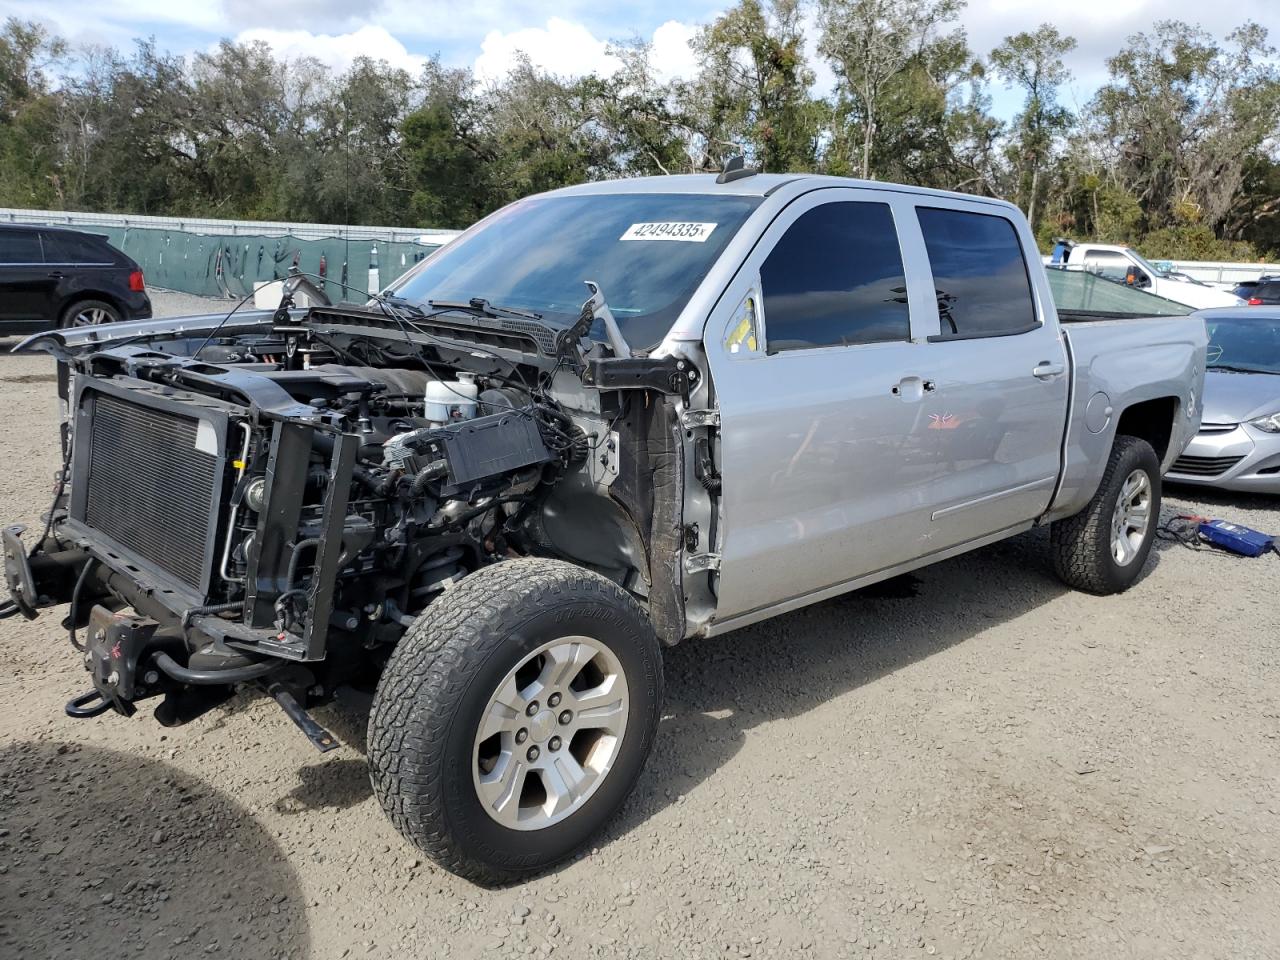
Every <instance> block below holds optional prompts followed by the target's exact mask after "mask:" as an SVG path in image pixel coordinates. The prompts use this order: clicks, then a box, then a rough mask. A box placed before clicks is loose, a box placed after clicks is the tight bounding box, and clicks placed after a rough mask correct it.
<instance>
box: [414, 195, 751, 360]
mask: <svg viewBox="0 0 1280 960" xmlns="http://www.w3.org/2000/svg"><path fill="white" fill-rule="evenodd" d="M759 203H760V199H759V198H758V197H741V196H709V195H705V194H656V193H627V194H595V195H590V196H559V197H531V198H529V199H527V200H521V201H519V202H517V203H514V204H512V205H510V206H508V207H505V208H503V209H502V210H499V211H498V212H497V213H495V214H493V215H492V216H490V217H488V218H487V219H486V220H484V221H482V222H481V223H480V224H479V225H477V227H475V228H474V229H473V230H471V231H469V232H468V233H466V234H464V235H463V236H462V237H460V238H458V239H457V240H455V241H453V242H452V243H450V244H448V245H447V246H446V247H444V248H443V249H442V250H440V252H439V253H437V254H436V255H435V256H433V257H431V258H430V259H428V260H425V261H423V263H422V264H421V265H420V266H418V267H416V268H414V269H413V270H411V271H410V272H409V273H407V274H406V275H405V276H404V277H403V278H401V279H400V280H399V281H397V282H396V283H395V284H393V285H392V287H391V289H390V291H389V292H391V293H394V294H395V295H397V296H400V297H403V298H405V299H406V300H412V301H415V302H417V303H420V304H422V305H423V306H424V307H426V305H427V303H428V302H429V301H437V302H440V301H448V302H458V301H462V302H466V301H468V300H471V299H473V298H476V297H479V298H482V299H484V300H487V301H489V302H490V303H491V304H494V305H495V306H502V307H508V308H517V309H520V310H532V311H534V312H536V313H539V314H542V315H543V317H544V318H545V319H546V320H547V321H548V322H550V323H554V324H557V325H561V326H565V325H568V324H569V323H572V322H573V321H574V320H576V319H577V317H578V314H579V312H580V311H581V309H582V304H583V302H584V301H585V300H586V299H587V297H588V296H589V293H588V291H587V288H586V286H585V284H584V281H586V280H594V281H595V282H597V283H598V284H600V289H601V292H602V293H603V294H604V296H605V299H606V300H607V301H608V303H609V307H610V309H611V310H612V311H613V314H614V316H615V317H616V318H617V320H618V325H619V327H620V328H621V329H622V334H623V336H624V337H626V339H627V341H628V342H629V343H630V344H631V345H632V346H633V347H637V348H644V347H649V346H652V345H653V344H656V343H658V342H659V341H661V340H662V338H663V337H664V336H665V335H666V333H667V331H668V330H669V329H670V328H671V325H672V323H673V322H674V321H675V318H676V317H677V316H678V315H679V313H680V310H681V309H682V308H683V307H684V305H685V303H686V302H687V301H688V299H689V297H690V296H691V295H692V294H693V292H694V290H695V289H696V288H697V286H698V284H699V283H700V282H701V281H702V279H703V278H704V277H705V276H706V275H707V271H708V270H710V269H711V265H712V264H713V263H715V261H716V258H717V257H718V256H719V255H720V253H721V251H723V250H724V248H725V246H726V245H727V244H728V242H729V241H730V240H731V239H732V238H733V235H734V234H735V233H736V232H737V231H738V228H739V227H741V226H742V224H743V222H744V221H745V220H746V219H747V217H748V216H750V214H751V211H752V210H754V209H755V208H756V207H757V206H758V205H759ZM596 335H601V334H600V333H599V332H597V334H596Z"/></svg>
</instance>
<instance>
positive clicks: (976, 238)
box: [916, 207, 1039, 340]
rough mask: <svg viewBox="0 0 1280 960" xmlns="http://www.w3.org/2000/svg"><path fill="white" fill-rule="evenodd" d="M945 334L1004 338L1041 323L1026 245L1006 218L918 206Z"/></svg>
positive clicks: (943, 335)
mask: <svg viewBox="0 0 1280 960" xmlns="http://www.w3.org/2000/svg"><path fill="white" fill-rule="evenodd" d="M916 215H917V217H918V218H919V220H920V229H921V231H923V233H924V242H925V246H926V248H927V249H928V251H929V266H930V267H931V268H932V269H933V285H934V288H935V292H936V294H937V299H938V318H939V320H940V322H941V327H940V329H941V334H940V335H939V336H938V337H936V338H930V339H940V340H947V339H959V338H970V337H1002V336H1008V335H1010V334H1017V333H1026V332H1028V331H1030V330H1033V329H1035V328H1036V327H1037V326H1039V323H1038V321H1037V319H1036V308H1035V301H1034V300H1033V299H1032V297H1031V279H1030V277H1028V276H1027V264H1026V260H1025V258H1024V256H1023V253H1022V244H1021V243H1019V242H1018V234H1017V231H1016V230H1015V229H1014V226H1013V223H1012V222H1010V221H1009V220H1008V219H1006V218H1005V217H1001V216H996V215H992V214H985V213H971V212H969V211H967V210H943V209H938V208H933V207H919V208H917V210H916Z"/></svg>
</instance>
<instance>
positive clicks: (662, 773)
mask: <svg viewBox="0 0 1280 960" xmlns="http://www.w3.org/2000/svg"><path fill="white" fill-rule="evenodd" d="M156 299H157V312H158V313H159V312H161V311H162V310H165V309H194V308H193V307H191V306H190V305H179V306H176V307H175V306H171V305H170V304H169V302H168V298H167V297H164V296H163V295H160V296H157V298H156ZM0 397H2V398H3V402H4V404H5V407H6V408H7V410H8V412H9V416H10V417H11V418H12V420H11V422H13V423H15V424H22V425H23V427H24V428H23V429H21V430H15V429H10V430H9V431H6V432H5V433H4V434H3V436H0V459H2V460H3V462H4V463H5V464H6V468H7V469H6V472H5V478H4V482H3V484H0V520H4V521H6V522H7V521H10V520H18V519H22V520H25V521H26V522H28V523H30V522H33V521H34V520H35V519H36V518H37V517H38V515H39V513H40V512H41V510H43V509H44V508H45V506H46V500H47V498H48V496H49V493H50V477H51V475H52V473H53V471H54V469H55V467H56V462H55V461H56V456H55V452H54V445H53V436H54V425H55V422H56V414H55V404H54V400H53V383H52V369H51V364H50V362H49V361H47V360H46V359H44V358H27V357H21V358H20V357H10V356H4V357H0ZM1278 507H1280V499H1272V500H1268V499H1262V498H1243V497H1232V496H1217V495H1210V496H1202V495H1196V494H1194V493H1188V492H1187V491H1177V492H1175V495H1174V496H1173V497H1172V498H1171V499H1170V500H1168V501H1167V506H1166V514H1167V513H1170V512H1174V511H1183V510H1192V511H1196V512H1201V513H1208V514H1213V515H1216V516H1226V517H1230V518H1233V519H1237V520H1240V521H1242V522H1244V523H1247V524H1250V525H1253V526H1256V527H1259V528H1261V529H1265V530H1272V531H1277V532H1280V509H1278ZM1046 539H1047V538H1046V535H1045V533H1044V532H1043V531H1035V532H1032V533H1029V534H1027V535H1024V536H1022V537H1019V538H1017V539H1015V540H1012V541H1009V542H1007V543H1004V544H1000V545H998V546H995V547H992V548H988V549H986V550H982V551H980V552H977V553H975V554H972V555H970V556H968V557H965V558H961V559H959V560H955V561H950V562H947V563H943V564H940V565H937V566H935V567H932V568H929V569H927V570H924V571H921V572H920V573H919V574H918V575H917V576H915V577H911V578H903V579H900V580H898V581H895V582H893V583H891V584H888V585H883V586H881V587H880V588H877V589H874V590H870V591H863V592H862V593H859V594H854V595H850V596H847V597H844V598H841V599H838V600H834V601H831V602H828V603H823V604H820V605H818V606H814V607H811V608H808V609H806V610H802V611H799V612H797V613H794V614H791V615H788V616H784V617H781V618H779V619H777V620H774V621H772V622H769V623H765V624H761V625H759V626H756V627H753V628H750V629H747V630H743V631H740V632H737V633H734V634H731V635H729V636H725V637H721V638H717V639H715V640H709V641H702V642H696V643H689V644H686V645H684V646H682V647H679V648H677V649H675V650H673V651H671V652H669V654H668V655H667V658H666V672H667V690H668V700H667V704H666V710H665V714H664V721H663V724H662V727H661V730H660V732H659V737H658V743H657V746H656V748H655V750H654V754H653V757H652V759H651V761H650V764H649V766H648V769H647V770H646V772H645V774H644V775H643V777H642V779H641V781H640V785H639V788H638V789H637V791H636V793H635V795H634V796H633V798H632V799H631V800H630V801H629V802H628V804H627V805H626V807H625V808H624V810H623V812H622V814H621V815H620V816H619V817H618V818H617V820H616V822H614V823H613V824H612V825H611V826H610V827H609V829H608V830H607V832H606V833H605V834H604V835H603V836H601V837H600V839H599V841H598V843H597V844H596V846H595V847H594V849H592V850H590V851H588V852H587V853H586V854H584V855H583V856H582V857H581V858H579V859H578V860H576V861H574V862H573V863H570V864H568V865H566V866H565V867H563V868H562V869H560V870H558V871H556V872H554V873H551V874H549V875H547V876H544V877H541V878H539V879H536V880H533V881H531V882H529V883H526V884H523V885H520V886H515V887H511V888H507V889H504V890H498V891H490V890H484V889H480V888H477V887H474V886H472V885H470V884H468V883H465V882H463V881H460V880H457V879H456V878H454V877H452V876H450V875H448V874H444V873H442V872H440V871H438V870H436V869H435V868H434V867H432V866H430V865H429V864H427V863H426V862H425V861H424V860H423V858H422V857H421V856H420V855H419V854H418V853H417V852H416V851H415V850H413V849H412V848H411V847H409V846H408V845H407V844H406V843H404V842H403V841H402V840H401V839H400V838H399V836H398V835H397V834H396V833H395V831H394V830H393V829H392V828H391V826H390V825H389V824H388V823H387V821H386V820H385V819H384V818H383V816H382V814H381V812H380V811H379V810H378V808H377V805H376V803H375V801H374V800H373V798H372V796H371V794H370V788H369V783H368V779H367V776H366V773H365V767H364V761H363V746H364V715H363V713H362V711H361V709H360V708H359V706H356V705H346V706H333V707H328V708H325V709H323V710H320V711H317V713H318V718H319V719H320V720H321V722H323V723H324V724H326V725H328V726H329V727H330V728H331V729H332V730H333V731H334V732H335V733H336V734H337V735H338V737H339V738H340V739H341V740H342V741H343V746H342V748H341V749H339V750H337V751H335V752H333V753H331V754H329V755H327V756H325V757H323V758H322V757H321V756H319V755H317V754H316V753H315V752H314V751H313V750H312V749H311V747H310V746H309V745H308V744H307V743H306V741H305V740H304V739H303V738H302V736H301V735H300V734H298V733H297V732H296V730H295V729H294V728H293V727H292V726H291V725H290V724H289V723H288V721H287V720H286V719H285V718H284V717H283V715H282V714H281V713H280V711H279V710H278V709H277V708H275V707H274V706H273V705H269V704H267V703H265V702H263V701H261V700H254V699H249V698H245V699H241V700H238V701H235V702H234V703H233V704H232V705H231V706H230V707H229V708H227V709H224V710H222V711H219V712H215V713H213V714H211V715H209V716H207V717H205V718H204V719H202V720H200V721H197V722H196V723H194V724H191V725H189V726H186V727H182V728H178V729H174V730H165V729H163V728H161V727H159V726H158V725H156V724H155V723H153V722H150V720H149V718H148V717H147V716H140V717H137V718H134V719H132V720H125V719H123V718H119V717H107V718H102V719H99V720H93V721H73V720H69V719H68V718H66V717H65V716H64V715H63V713H62V705H63V703H64V702H65V701H66V700H67V699H68V698H69V697H71V696H73V695H75V694H76V693H79V692H80V691H81V690H82V689H83V688H85V687H86V679H85V676H84V673H83V670H82V669H81V667H80V665H79V663H78V661H77V658H76V657H75V656H74V655H73V653H72V652H71V651H70V650H69V649H68V647H67V643H66V637H65V634H64V633H63V632H62V631H61V630H60V629H59V627H58V626H57V621H56V618H55V617H53V616H48V615H46V616H45V617H42V618H41V619H40V620H38V621H37V622H35V623H34V624H27V623H25V622H23V621H19V620H12V619H11V620H7V621H3V622H0V657H2V658H3V661H4V662H5V663H6V664H7V665H8V668H7V671H6V674H7V675H5V676H2V677H0V694H6V696H2V697H0V956H6V957H14V958H22V960H26V958H45V957H48V958H62V957H66V958H72V957H93V956H118V957H124V956H138V957H146V958H152V957H154V958H166V957H174V958H178V957H182V958H187V957H191V956H195V955H202V954H207V955H211V956H214V957H245V958H252V960H258V958H266V957H290V958H295V957H296V958H304V957H305V958H317V960H326V958H335V960H336V958H341V957H347V956H352V957H383V958H407V957H438V956H449V957H480V956H484V957H489V956H497V957H505V956H535V957H547V956H557V957H570V958H576V957H597V956H598V957H645V958H647V957H655V956H663V957H668V956H669V957H701V958H720V957H752V956H754V957H787V958H791V957H796V956H803V955H811V956H816V957H861V956H886V957H895V958H896V957H912V956H917V955H921V956H931V955H936V956H942V957H948V956H949V957H1000V958H1006V957H1009V958H1019V957H1028V958H1030V957H1036V958H1043V957H1051V958H1060V957H1081V958H1085V957H1088V958H1097V957H1106V958H1112V957H1179V958H1182V957H1197V958H1201V957H1203V958H1208V957H1222V958H1227V957H1230V958H1233V960H1242V958H1264V957H1272V958H1274V957H1277V956H1280V797H1278V796H1277V787H1280V749H1278V747H1280V700H1278V699H1277V696H1276V693H1275V691H1276V688H1277V679H1278V678H1280V671H1278V669H1277V638H1278V637H1280V629H1278V627H1280V618H1278V617H1277V614H1276V603H1275V592H1276V583H1277V573H1278V572H1280V558H1278V557H1275V556H1269V557H1264V558H1260V559H1257V560H1243V559H1231V558H1227V557H1224V556H1220V555H1217V554H1213V553H1208V552H1192V551H1190V550H1187V549H1183V548H1182V547H1179V546H1177V545H1174V544H1169V543H1160V544H1158V546H1159V549H1158V550H1157V551H1156V552H1155V553H1154V554H1153V557H1152V560H1151V562H1150V564H1149V568H1148V573H1147V575H1146V576H1145V577H1144V578H1143V579H1142V580H1141V582H1139V583H1138V584H1137V585H1136V586H1135V587H1134V588H1133V589H1132V590H1131V591H1130V592H1129V593H1127V594H1125V595H1124V596H1121V597H1111V598H1102V599H1100V598H1095V597H1087V596H1083V595H1079V594H1074V593H1070V592H1068V591H1067V590H1065V589H1064V588H1063V587H1062V586H1060V585H1059V584H1058V582H1057V581H1056V580H1055V579H1054V578H1053V576H1052V574H1051V572H1050V570H1049V568H1048V562H1047V552H1046V546H1047V544H1046ZM150 711H151V705H150V704H146V705H144V707H143V709H142V711H141V712H142V713H143V714H144V715H149V714H150Z"/></svg>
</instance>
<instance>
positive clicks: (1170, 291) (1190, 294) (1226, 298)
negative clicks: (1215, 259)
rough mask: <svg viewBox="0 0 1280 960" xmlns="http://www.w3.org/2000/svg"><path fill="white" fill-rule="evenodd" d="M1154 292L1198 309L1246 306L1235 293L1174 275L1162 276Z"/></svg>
mask: <svg viewBox="0 0 1280 960" xmlns="http://www.w3.org/2000/svg"><path fill="white" fill-rule="evenodd" d="M1152 292H1153V293H1156V294H1159V295H1160V296H1162V297H1166V298H1168V299H1169V300H1176V301H1177V302H1178V303H1185V304H1186V305H1187V306H1189V307H1195V308H1196V309H1198V310H1204V309H1207V308H1209V307H1240V306H1244V301H1243V300H1241V299H1240V298H1239V297H1237V296H1236V295H1235V294H1234V293H1230V292H1228V291H1226V290H1215V289H1214V288H1213V287H1204V286H1201V285H1200V284H1198V283H1188V282H1187V281H1185V280H1175V279H1173V278H1172V277H1162V278H1161V279H1160V282H1159V284H1158V285H1157V286H1156V287H1155V289H1154V290H1153V291H1152Z"/></svg>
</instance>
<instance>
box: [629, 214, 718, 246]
mask: <svg viewBox="0 0 1280 960" xmlns="http://www.w3.org/2000/svg"><path fill="white" fill-rule="evenodd" d="M715 228H716V225H715V224H714V223H687V222H682V221H676V220H665V221H663V222H661V223H633V224H632V225H631V226H629V227H627V232H626V233H624V234H623V235H622V236H621V237H619V238H618V239H619V240H683V241H685V242H686V243H704V242H706V239H707V237H709V236H711V231H712V230H714V229H715Z"/></svg>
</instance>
